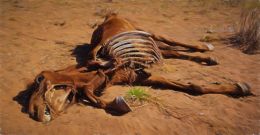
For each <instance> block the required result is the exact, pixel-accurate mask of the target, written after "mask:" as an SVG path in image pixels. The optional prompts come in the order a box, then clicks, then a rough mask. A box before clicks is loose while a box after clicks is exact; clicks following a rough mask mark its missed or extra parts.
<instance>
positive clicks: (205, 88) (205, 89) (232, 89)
mask: <svg viewBox="0 0 260 135" xmlns="http://www.w3.org/2000/svg"><path fill="white" fill-rule="evenodd" d="M141 84H142V85H148V86H155V87H161V88H168V89H176V90H181V91H184V92H187V93H198V94H210V93H211V94H227V95H239V96H245V95H249V94H251V93H250V88H249V86H248V85H247V84H245V83H236V84H224V83H223V84H221V83H220V84H208V85H202V86H199V85H196V84H192V83H190V84H184V83H180V82H177V81H172V80H168V79H166V78H163V77H160V76H155V75H151V76H150V77H148V78H147V79H145V80H144V81H142V82H141Z"/></svg>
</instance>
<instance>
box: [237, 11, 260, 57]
mask: <svg viewBox="0 0 260 135" xmlns="http://www.w3.org/2000/svg"><path fill="white" fill-rule="evenodd" d="M235 39H236V45H237V47H239V48H240V49H241V50H242V51H243V52H245V53H248V54H253V53H256V52H258V50H259V48H260V12H259V7H254V8H244V9H243V11H242V13H241V18H240V22H239V27H238V32H237V34H236V35H235Z"/></svg>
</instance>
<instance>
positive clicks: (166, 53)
mask: <svg viewBox="0 0 260 135" xmlns="http://www.w3.org/2000/svg"><path fill="white" fill-rule="evenodd" d="M161 53H162V55H163V57H164V58H179V59H184V60H191V61H195V62H198V63H202V62H205V63H206V64H207V65H217V64H218V62H217V60H216V59H214V58H212V57H205V56H204V57H203V56H190V55H185V54H181V53H178V52H177V51H174V50H161Z"/></svg>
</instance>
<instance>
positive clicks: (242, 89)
mask: <svg viewBox="0 0 260 135" xmlns="http://www.w3.org/2000/svg"><path fill="white" fill-rule="evenodd" d="M236 85H237V86H238V88H239V91H240V92H241V93H242V95H250V94H251V91H250V86H249V85H248V84H247V83H243V82H238V83H236Z"/></svg>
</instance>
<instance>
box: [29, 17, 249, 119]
mask: <svg viewBox="0 0 260 135" xmlns="http://www.w3.org/2000/svg"><path fill="white" fill-rule="evenodd" d="M158 41H159V42H163V43H165V44H157V43H156V42H158ZM173 46H181V47H185V48H190V49H192V50H196V51H202V52H203V51H211V50H213V48H214V47H213V46H212V45H189V44H183V43H180V42H176V41H174V40H172V39H170V38H166V37H164V36H160V35H155V34H153V33H148V32H145V31H143V30H141V29H139V28H136V27H135V26H133V25H132V24H131V23H130V22H129V21H127V20H126V19H123V18H120V17H118V16H117V15H116V14H111V15H108V16H107V17H106V18H105V20H104V22H103V23H102V24H101V25H99V26H98V28H97V29H96V30H95V31H94V32H93V35H92V39H91V52H90V55H91V56H90V59H88V60H87V61H86V62H85V65H83V66H81V67H79V68H78V67H77V66H70V67H68V68H65V69H63V70H59V71H43V72H42V73H40V74H39V75H38V76H37V77H36V78H35V83H34V84H35V90H34V92H33V94H32V96H31V97H30V102H29V113H30V115H31V116H32V117H34V118H36V119H37V120H39V121H45V122H46V121H50V120H52V119H54V118H55V117H56V116H57V115H59V114H60V113H61V112H62V111H63V110H64V109H65V108H67V107H68V106H70V105H72V104H73V103H75V100H76V98H77V96H76V93H83V95H85V97H86V98H87V99H88V100H89V101H90V102H93V103H94V104H95V105H96V106H97V107H100V108H103V109H114V110H116V111H120V112H127V111H130V108H129V107H128V106H127V104H126V103H125V101H124V99H123V98H122V97H117V98H116V99H115V100H114V101H110V102H106V101H104V100H102V99H101V98H100V97H98V96H96V94H95V93H96V92H98V91H100V90H104V89H105V88H106V87H109V86H111V85H114V84H122V83H127V84H139V85H146V86H156V87H163V88H167V89H174V90H181V91H184V92H188V93H198V94H207V93H216V94H229V95H239V96H244V95H248V94H250V90H249V86H248V85H247V84H245V83H241V82H238V83H235V84H224V83H219V84H208V85H204V86H199V85H196V84H192V83H190V84H184V83H181V82H177V81H173V80H169V79H167V78H163V77H160V76H156V75H154V74H152V73H151V72H149V71H148V70H149V68H150V67H151V66H156V65H160V64H161V62H162V61H163V59H164V58H180V59H186V60H192V61H195V62H198V63H206V64H207V65H216V64H217V62H216V61H215V60H214V59H213V58H211V57H205V56H189V55H186V54H181V53H179V52H177V51H175V50H174V48H173ZM93 69H94V70H93Z"/></svg>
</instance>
